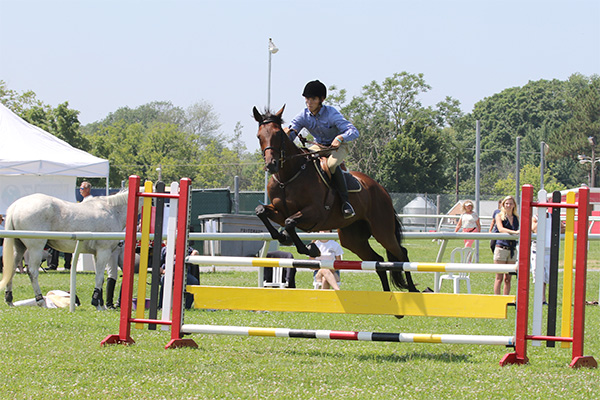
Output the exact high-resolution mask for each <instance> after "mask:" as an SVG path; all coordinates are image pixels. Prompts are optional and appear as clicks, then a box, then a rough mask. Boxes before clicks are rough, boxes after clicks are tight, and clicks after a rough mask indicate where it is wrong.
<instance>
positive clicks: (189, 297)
mask: <svg viewBox="0 0 600 400" xmlns="http://www.w3.org/2000/svg"><path fill="white" fill-rule="evenodd" d="M187 253H188V256H197V255H199V254H200V253H199V252H198V250H196V249H194V248H192V247H188V252H187ZM166 259H167V247H166V246H165V247H163V248H162V249H161V251H160V260H161V264H162V266H161V267H160V274H161V278H160V294H159V297H158V304H159V308H160V307H161V306H162V300H163V293H164V286H165V285H164V283H165V263H166ZM173 261H175V260H173ZM191 267H192V264H185V270H186V281H187V285H199V284H200V280H199V279H198V278H196V277H195V276H194V275H193V274H192V268H191ZM193 305H194V295H193V294H192V293H188V292H185V308H186V310H189V309H190V308H192V306H193Z"/></svg>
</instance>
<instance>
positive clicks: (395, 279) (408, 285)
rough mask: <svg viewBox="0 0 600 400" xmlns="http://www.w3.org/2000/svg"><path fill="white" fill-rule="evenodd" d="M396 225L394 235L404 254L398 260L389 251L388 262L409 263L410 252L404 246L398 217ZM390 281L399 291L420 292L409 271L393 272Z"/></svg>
mask: <svg viewBox="0 0 600 400" xmlns="http://www.w3.org/2000/svg"><path fill="white" fill-rule="evenodd" d="M395 223H396V228H395V230H394V233H395V235H396V240H397V241H398V245H399V246H400V250H401V251H402V254H401V255H400V259H398V258H397V257H395V256H394V255H393V254H392V253H390V252H389V250H388V251H387V256H388V260H390V261H401V262H408V261H409V260H408V251H407V250H406V248H405V247H403V246H402V237H403V235H402V223H401V222H400V220H399V219H398V217H396V221H395ZM390 280H391V281H392V284H393V285H394V286H395V287H396V288H398V289H406V290H408V291H409V292H418V290H417V288H416V287H415V284H414V283H413V280H412V275H411V274H410V272H408V271H407V272H404V271H391V272H390Z"/></svg>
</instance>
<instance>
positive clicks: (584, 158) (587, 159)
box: [577, 152, 600, 187]
mask: <svg viewBox="0 0 600 400" xmlns="http://www.w3.org/2000/svg"><path fill="white" fill-rule="evenodd" d="M592 154H594V155H595V152H592ZM577 159H578V160H579V164H587V163H590V164H591V165H590V167H591V173H590V187H594V180H595V179H596V174H595V172H594V170H595V169H596V164H597V163H599V162H600V157H598V158H592V157H590V156H584V155H581V154H580V155H578V156H577ZM592 160H594V162H593V163H592Z"/></svg>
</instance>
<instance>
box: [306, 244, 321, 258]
mask: <svg viewBox="0 0 600 400" xmlns="http://www.w3.org/2000/svg"><path fill="white" fill-rule="evenodd" d="M307 249H308V256H309V257H313V258H317V257H319V256H320V255H321V251H320V250H319V248H318V247H317V245H316V244H315V243H309V245H308V246H307Z"/></svg>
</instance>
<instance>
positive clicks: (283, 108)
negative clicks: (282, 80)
mask: <svg viewBox="0 0 600 400" xmlns="http://www.w3.org/2000/svg"><path fill="white" fill-rule="evenodd" d="M283 110H285V104H284V105H283V107H281V110H279V111H277V114H275V115H276V116H277V117H278V118H281V116H282V115H283Z"/></svg>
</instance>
